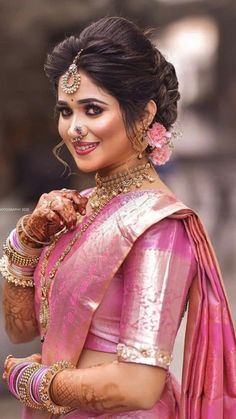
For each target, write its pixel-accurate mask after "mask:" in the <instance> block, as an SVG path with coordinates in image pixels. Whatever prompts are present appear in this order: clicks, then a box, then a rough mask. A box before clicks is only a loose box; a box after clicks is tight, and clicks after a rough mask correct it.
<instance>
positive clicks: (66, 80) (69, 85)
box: [61, 49, 83, 95]
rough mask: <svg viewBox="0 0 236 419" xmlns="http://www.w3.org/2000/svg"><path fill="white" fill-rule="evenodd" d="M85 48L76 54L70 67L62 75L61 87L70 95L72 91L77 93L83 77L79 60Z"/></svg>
mask: <svg viewBox="0 0 236 419" xmlns="http://www.w3.org/2000/svg"><path fill="white" fill-rule="evenodd" d="M82 52H83V50H82V49H81V50H80V51H79V52H78V54H77V55H76V56H75V58H74V60H73V62H72V64H71V65H70V67H69V68H68V70H67V71H66V73H65V74H63V76H62V79H61V80H62V82H61V88H62V90H63V91H64V92H65V93H67V94H68V95H71V94H72V93H75V92H76V91H77V90H78V88H79V86H80V82H81V77H80V74H79V72H78V67H77V65H78V60H79V57H80V55H81V53H82Z"/></svg>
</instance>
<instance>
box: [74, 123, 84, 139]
mask: <svg viewBox="0 0 236 419" xmlns="http://www.w3.org/2000/svg"><path fill="white" fill-rule="evenodd" d="M75 132H76V134H78V137H79V138H80V139H81V138H83V131H82V128H81V127H80V126H79V125H76V126H75Z"/></svg>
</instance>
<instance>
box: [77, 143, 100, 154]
mask: <svg viewBox="0 0 236 419" xmlns="http://www.w3.org/2000/svg"><path fill="white" fill-rule="evenodd" d="M98 144H99V142H85V141H76V142H73V146H74V149H75V151H76V153H77V154H79V155H82V154H88V153H90V152H91V151H93V150H95V148H97V146H98Z"/></svg>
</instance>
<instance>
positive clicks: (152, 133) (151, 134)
mask: <svg viewBox="0 0 236 419" xmlns="http://www.w3.org/2000/svg"><path fill="white" fill-rule="evenodd" d="M147 138H148V144H149V145H150V146H151V147H152V148H153V151H152V152H151V154H150V158H151V160H152V162H153V163H154V164H156V165H159V166H161V165H162V164H165V163H166V162H167V161H168V160H169V159H170V156H171V153H172V149H173V144H172V133H171V132H170V131H167V129H166V128H165V127H164V125H162V124H160V123H159V122H155V123H154V124H153V126H152V128H149V129H148V131H147Z"/></svg>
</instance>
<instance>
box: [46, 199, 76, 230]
mask: <svg viewBox="0 0 236 419" xmlns="http://www.w3.org/2000/svg"><path fill="white" fill-rule="evenodd" d="M51 210H52V211H54V212H56V213H57V214H58V215H59V217H60V218H61V219H62V221H63V222H64V225H65V226H66V228H67V229H68V230H71V229H73V228H75V226H76V223H77V214H76V212H75V209H74V206H73V203H72V201H71V200H70V199H67V198H62V197H57V199H54V200H53V201H52V204H51Z"/></svg>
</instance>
